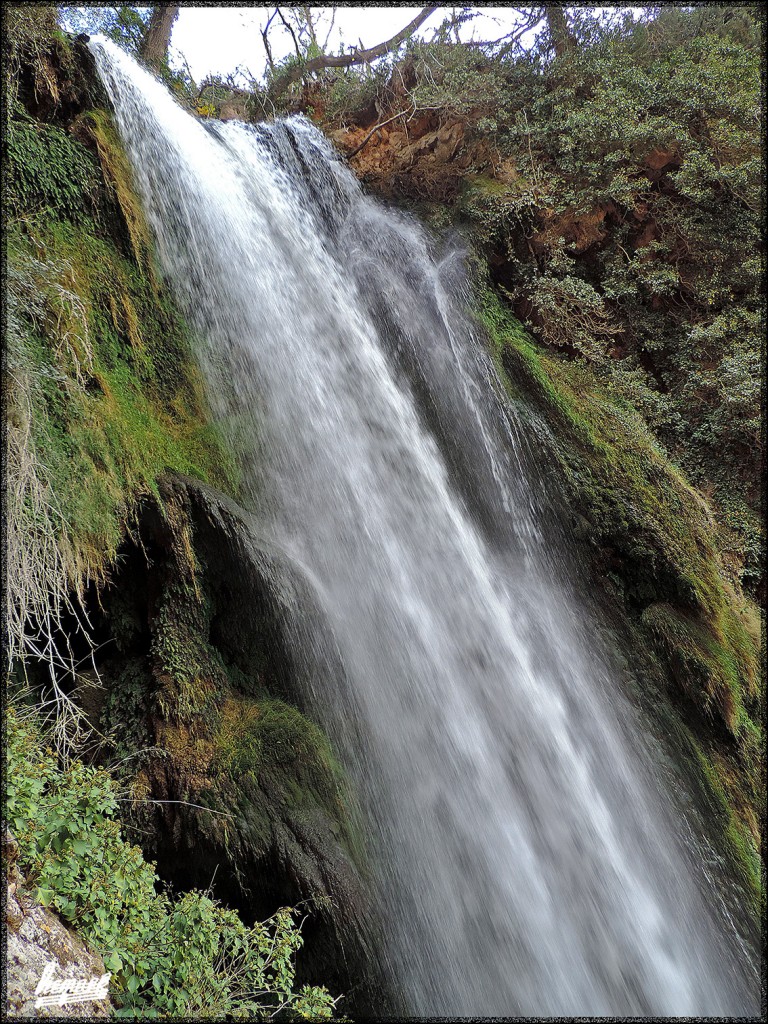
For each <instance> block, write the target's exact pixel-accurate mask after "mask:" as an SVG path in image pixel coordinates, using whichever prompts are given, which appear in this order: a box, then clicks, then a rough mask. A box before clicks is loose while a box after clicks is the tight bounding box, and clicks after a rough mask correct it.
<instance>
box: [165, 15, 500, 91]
mask: <svg viewBox="0 0 768 1024" xmlns="http://www.w3.org/2000/svg"><path fill="white" fill-rule="evenodd" d="M273 10H274V7H271V6H270V7H262V6H259V7H182V9H181V11H180V12H179V17H178V19H177V21H176V24H175V26H174V30H173V36H172V39H171V47H172V50H176V51H178V52H179V53H180V54H183V56H184V57H185V58H186V60H187V62H188V64H189V69H190V71H191V73H192V77H193V78H194V80H195V81H196V82H198V83H199V82H200V81H201V80H202V79H203V78H204V77H205V76H206V75H207V74H221V75H227V74H230V73H233V72H234V71H235V70H236V69H237V68H238V67H240V68H243V69H245V70H246V71H249V72H250V73H251V75H252V76H253V77H255V78H260V77H261V75H262V74H263V72H264V67H265V63H266V61H265V56H264V44H263V42H262V39H261V32H260V28H259V26H260V25H263V24H264V22H265V21H266V19H267V17H268V16H269V14H270V13H271V12H272V11H273ZM420 10H421V8H420V7H361V6H354V7H338V8H337V10H336V25H335V28H334V31H333V33H332V34H331V37H330V39H329V42H328V47H327V50H326V52H329V53H330V52H338V47H339V43H340V42H341V41H342V40H343V42H344V44H345V45H346V46H352V45H359V43H360V42H361V41H362V43H363V45H364V46H365V47H369V46H375V45H376V44H377V43H380V42H382V41H384V40H385V39H389V38H390V37H391V36H393V35H395V33H396V32H398V31H399V30H400V29H401V28H404V27H405V25H407V24H408V23H409V22H410V21H412V20H413V18H415V17H416V15H417V14H418V13H419V11H420ZM450 10H451V8H450V7H444V8H440V9H439V10H437V11H435V13H434V14H433V15H431V17H430V18H428V19H427V21H425V22H424V25H423V26H422V28H421V29H420V30H419V32H418V33H417V36H419V37H421V38H426V39H429V38H431V36H432V33H433V32H434V30H435V29H436V28H437V26H438V25H439V24H440V23H441V22H442V20H443V18H444V17H445V15H446V14H447V13H448V12H450ZM477 10H479V11H481V12H482V17H479V18H477V19H475V20H473V21H471V22H470V23H469V24H468V25H467V26H465V28H464V31H463V34H462V38H464V39H468V38H471V34H472V32H473V31H474V32H475V37H474V38H476V39H497V38H499V37H500V36H502V35H504V33H505V31H508V30H509V27H511V26H512V25H513V24H515V21H516V19H517V17H518V16H517V15H516V14H515V13H514V10H513V8H510V7H481V8H477ZM312 11H313V12H319V11H322V12H324V15H325V17H326V18H327V17H328V13H327V12H329V11H330V8H320V7H313V8H312ZM326 24H327V22H326ZM321 38H322V37H321ZM270 44H271V46H272V49H273V55H274V58H275V60H276V61H278V60H280V59H281V58H282V57H285V56H287V55H288V53H290V52H293V44H292V42H291V39H290V36H289V35H288V34H287V33H286V32H285V31H284V30H283V29H282V26H280V25H279V24H278V23H277V22H276V21H275V22H273V25H272V30H271V31H270Z"/></svg>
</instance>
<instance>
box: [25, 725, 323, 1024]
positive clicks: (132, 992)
mask: <svg viewBox="0 0 768 1024" xmlns="http://www.w3.org/2000/svg"><path fill="white" fill-rule="evenodd" d="M8 741H9V746H8V770H9V772H8V786H7V789H6V794H5V795H6V816H7V820H8V821H9V823H10V825H11V827H12V828H13V831H14V833H15V835H16V837H17V839H18V841H19V844H20V848H21V851H22V853H21V859H20V864H21V867H22V869H23V871H24V873H25V876H26V879H27V882H28V883H29V884H31V885H32V887H33V890H34V893H35V896H36V898H37V899H38V900H39V901H40V903H42V904H43V905H44V906H47V907H51V908H53V909H54V910H56V911H57V913H58V914H59V915H60V916H61V917H62V918H63V920H65V921H67V922H69V923H70V924H72V925H74V926H76V927H77V929H78V932H79V934H80V935H81V936H82V937H83V939H85V941H86V942H88V943H89V944H90V945H91V947H92V948H93V949H95V950H96V951H97V952H99V953H100V954H101V955H102V957H103V959H104V966H105V968H106V969H107V970H108V971H109V972H110V973H111V975H112V979H111V984H110V997H111V998H112V1000H113V1001H114V1002H115V1003H116V1005H117V1006H118V1011H117V1015H118V1016H121V1017H139V1018H142V1019H146V1018H154V1017H160V1018H163V1017H176V1018H178V1017H181V1018H185V1019H190V1018H191V1019H198V1018H215V1019H223V1018H225V1017H226V1018H227V1019H234V1018H246V1017H247V1018H250V1019H257V1020H266V1019H271V1018H272V1017H273V1016H274V1014H275V1013H276V1012H277V1011H278V1010H282V1011H283V1012H284V1013H285V1014H286V1016H287V1018H288V1019H309V1020H322V1019H327V1018H330V1017H331V1014H332V1008H333V1000H332V999H331V997H330V996H329V994H328V993H327V992H326V991H325V990H324V989H321V988H317V987H310V986H303V987H302V988H301V989H300V990H299V991H295V990H294V975H295V963H294V961H295V954H296V952H297V951H298V950H299V949H300V947H301V945H302V937H301V932H300V929H299V928H298V927H297V926H296V924H295V921H294V913H295V912H294V911H291V910H287V909H283V910H280V911H278V912H277V914H275V915H274V917H272V918H271V919H270V920H268V921H265V922H263V923H257V924H255V925H253V926H252V927H247V926H246V925H245V924H243V922H242V921H241V919H240V918H239V917H238V915H237V914H236V913H235V912H234V911H231V910H226V909H225V908H223V907H221V906H219V905H218V904H217V903H215V902H214V901H213V900H212V899H211V898H210V897H209V896H208V895H207V894H206V893H202V892H197V891H190V892H187V893H185V894H184V895H183V896H180V897H173V896H172V895H170V894H168V893H166V892H162V891H160V892H158V891H157V889H156V886H157V883H158V878H157V876H156V874H155V871H154V868H153V866H152V865H151V864H148V863H147V862H146V861H145V860H144V858H143V856H142V853H141V850H140V849H139V848H138V847H137V846H134V845H132V844H131V843H129V842H128V841H127V840H126V839H125V838H124V837H123V834H122V831H121V827H120V823H119V820H118V799H119V797H118V795H117V791H116V786H115V784H114V782H113V781H112V779H111V778H110V777H109V775H108V774H107V773H106V772H105V771H103V770H101V769H98V768H91V767H88V766H87V765H85V764H83V763H82V762H81V761H79V760H73V761H71V762H70V763H69V764H68V765H67V766H66V767H62V766H61V765H60V763H59V761H58V759H57V757H56V756H55V755H54V753H53V752H52V751H51V750H48V749H46V744H45V739H44V736H43V735H41V733H40V731H39V726H38V725H37V724H36V722H35V719H34V718H30V717H29V715H28V714H27V715H26V716H24V715H20V714H18V713H17V711H15V710H11V712H10V713H9V716H8Z"/></svg>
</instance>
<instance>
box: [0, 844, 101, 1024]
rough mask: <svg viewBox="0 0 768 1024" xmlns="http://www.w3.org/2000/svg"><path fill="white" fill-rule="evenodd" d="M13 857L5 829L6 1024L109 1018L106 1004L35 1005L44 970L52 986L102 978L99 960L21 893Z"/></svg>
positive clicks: (21, 882)
mask: <svg viewBox="0 0 768 1024" xmlns="http://www.w3.org/2000/svg"><path fill="white" fill-rule="evenodd" d="M18 854H19V847H18V843H17V842H16V839H15V838H14V836H13V834H12V833H11V832H10V831H9V830H8V828H6V829H5V833H4V837H3V860H4V866H5V869H6V879H7V899H6V904H5V923H6V928H7V939H8V945H7V949H6V966H7V975H6V983H7V987H6V1002H5V1014H6V1017H7V1018H9V1019H11V1020H15V1019H17V1018H30V1017H39V1018H55V1019H57V1020H62V1019H64V1020H93V1019H99V1018H102V1017H110V1016H111V1015H112V1009H113V1008H112V1004H111V1002H110V1001H109V1000H108V999H102V1000H99V1001H89V1002H80V1003H72V1002H63V1003H62V1002H58V1003H56V1004H54V1005H47V1006H46V1005H44V1006H37V1005H36V1003H37V1000H38V998H39V996H38V994H37V993H36V989H38V986H39V984H40V980H41V978H43V972H45V971H46V970H47V975H48V976H51V978H52V980H53V981H54V982H62V981H64V980H67V979H82V980H84V981H92V980H94V979H100V978H102V977H103V976H104V974H105V973H106V972H105V970H104V963H103V962H102V959H101V957H100V956H98V955H97V954H95V953H93V952H92V951H91V950H89V949H88V947H87V946H86V945H85V944H84V943H83V942H82V941H81V939H79V938H78V936H77V935H76V934H75V933H74V932H73V931H71V930H70V929H69V928H66V927H65V926H64V925H63V924H62V922H61V921H60V920H59V918H58V917H57V916H56V915H55V914H53V913H51V911H49V910H46V909H45V907H43V906H41V905H40V904H39V903H37V902H36V901H35V900H34V899H33V897H32V896H31V894H30V893H29V892H28V891H27V890H26V889H25V887H24V879H23V877H22V876H21V873H20V872H19V869H18V867H17V864H16V861H17V858H18ZM51 965H53V968H52V967H51Z"/></svg>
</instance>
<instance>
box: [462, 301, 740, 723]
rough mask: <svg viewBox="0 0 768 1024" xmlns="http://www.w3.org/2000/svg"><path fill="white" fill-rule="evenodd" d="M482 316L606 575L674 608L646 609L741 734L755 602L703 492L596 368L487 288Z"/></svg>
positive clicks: (638, 599)
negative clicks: (727, 565) (737, 578)
mask: <svg viewBox="0 0 768 1024" xmlns="http://www.w3.org/2000/svg"><path fill="white" fill-rule="evenodd" d="M480 319H481V321H482V322H483V324H484V326H485V327H486V330H487V332H488V336H489V338H490V341H491V345H492V352H493V355H494V358H495V361H496V365H497V368H498V369H499V371H500V375H501V378H502V380H503V381H504V382H505V384H506V386H507V388H508V390H509V391H510V393H511V394H512V395H513V396H514V397H516V398H517V399H518V400H523V401H525V402H528V403H531V404H532V405H533V406H534V408H535V409H536V411H537V412H538V414H539V415H540V416H541V417H542V418H543V419H544V421H545V422H546V424H547V426H548V427H549V429H550V431H551V433H552V435H553V436H554V439H555V443H554V444H553V446H552V447H553V455H554V457H555V458H556V459H558V460H559V462H560V466H561V470H562V474H561V475H562V479H563V481H564V483H565V486H566V488H567V490H568V492H569V498H570V500H571V502H572V504H573V506H574V507H575V508H576V509H577V510H578V512H579V513H580V514H581V515H582V516H583V517H584V518H585V519H586V520H587V522H588V523H589V533H590V535H591V537H592V538H593V539H594V540H595V541H596V543H597V545H598V546H599V548H600V550H601V552H602V554H603V561H604V567H605V571H606V575H608V576H610V577H611V578H612V579H613V581H614V582H615V583H616V584H617V586H619V587H620V589H621V590H622V592H623V594H624V596H625V599H626V601H627V603H628V605H629V606H630V607H631V608H633V609H636V610H639V611H642V610H643V609H645V608H648V606H650V605H656V606H664V607H665V608H666V607H669V608H670V609H671V613H669V614H666V615H661V614H660V613H658V612H657V613H656V614H654V613H653V612H649V613H648V615H647V617H646V621H647V624H648V625H649V626H652V627H653V634H654V636H655V637H656V638H658V639H659V641H660V644H661V647H662V650H663V653H665V654H673V653H674V652H675V651H677V650H679V648H676V646H675V645H676V642H677V641H676V638H675V634H679V633H680V632H681V631H683V628H684V632H685V645H684V646H685V649H686V651H687V656H688V657H687V661H686V662H685V663H684V664H683V663H682V661H681V662H680V665H679V667H680V669H681V671H680V672H679V673H678V674H677V678H678V679H679V680H680V681H681V682H682V683H683V684H684V689H685V690H686V692H687V694H688V695H689V696H691V697H692V698H693V699H694V700H697V701H699V702H700V703H701V705H702V707H703V709H704V710H705V712H707V713H712V714H715V715H718V716H719V717H720V718H721V719H722V721H723V722H724V724H725V725H726V726H727V728H728V729H729V730H731V731H732V732H733V733H734V734H737V733H738V730H739V728H740V724H741V722H742V721H743V720H744V716H745V712H744V709H745V706H746V705H747V704H749V703H750V702H751V701H752V699H753V698H754V697H755V696H756V694H757V686H758V679H759V662H758V643H757V636H756V631H755V630H754V627H752V628H751V629H750V625H749V624H750V622H751V620H752V619H753V617H754V609H753V607H752V606H751V605H750V603H749V602H747V601H745V600H744V599H743V598H742V597H741V596H740V595H738V594H737V593H736V591H735V589H734V587H733V586H732V584H731V582H730V581H729V580H728V578H727V576H726V573H725V572H724V570H723V566H722V564H721V562H720V559H719V553H718V551H717V550H716V548H715V547H714V537H715V530H714V525H713V520H712V517H711V514H710V512H709V510H708V509H707V507H706V505H705V503H704V501H703V499H702V498H701V496H700V495H699V494H698V493H697V492H696V491H694V489H693V488H692V487H691V486H690V485H689V484H688V483H687V482H686V481H685V479H684V478H683V476H682V474H681V473H680V471H679V470H678V469H676V467H675V466H674V465H673V464H672V463H671V462H670V461H669V460H668V459H667V457H666V456H665V454H664V453H663V451H662V450H661V449H660V448H659V446H658V444H657V443H656V442H655V440H654V438H653V437H652V435H651V434H650V433H649V431H648V429H647V427H646V426H645V423H644V421H643V420H642V418H641V417H640V416H639V415H638V414H637V413H636V412H635V411H634V410H633V409H632V408H631V407H630V406H629V405H628V404H627V403H626V402H623V401H621V400H617V399H613V398H612V397H611V398H609V397H608V396H607V395H606V393H605V390H604V388H602V387H601V383H600V380H599V379H598V378H597V376H596V375H595V373H594V372H593V371H592V370H591V369H589V368H588V367H587V366H586V365H583V364H577V363H573V362H566V361H564V360H559V359H557V358H555V357H553V356H550V355H547V354H545V353H544V352H543V351H541V350H540V349H539V348H537V347H536V346H535V345H534V344H533V343H532V342H531V340H530V338H529V337H528V336H527V335H526V334H525V332H524V330H523V328H522V327H521V325H520V324H519V323H518V322H517V321H516V320H515V319H514V318H513V317H512V316H510V315H509V314H508V313H507V312H506V311H505V310H504V308H503V306H502V305H501V303H500V301H499V299H498V298H497V297H496V296H495V295H494V294H493V293H491V292H489V291H487V292H486V293H485V295H484V297H483V302H482V307H481V311H480ZM673 624H674V628H673ZM678 660H680V659H678Z"/></svg>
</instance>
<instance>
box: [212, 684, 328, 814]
mask: <svg viewBox="0 0 768 1024" xmlns="http://www.w3.org/2000/svg"><path fill="white" fill-rule="evenodd" d="M215 737H216V738H215V745H216V759H215V764H216V766H217V768H218V770H219V771H222V772H226V773H227V774H231V775H234V776H235V777H242V776H244V775H250V776H251V778H252V779H255V780H261V781H262V783H264V784H267V785H272V786H274V785H277V786H278V787H279V789H280V791H281V799H282V800H283V801H284V802H286V803H290V804H294V805H296V806H301V805H304V804H306V803H307V802H317V803H320V804H322V805H324V806H325V807H326V809H327V810H328V811H329V812H330V813H331V814H332V816H333V817H338V816H339V814H340V812H342V808H341V806H340V804H339V793H340V790H341V779H342V773H341V769H340V767H339V765H338V762H337V761H336V759H335V757H334V755H333V753H332V751H331V748H330V744H329V743H328V740H327V738H326V737H325V735H324V734H323V732H322V731H321V730H320V729H319V728H318V727H317V726H316V725H315V724H314V723H313V722H311V721H310V720H309V719H308V718H307V717H306V716H305V715H303V714H302V713H301V712H300V711H299V710H298V708H296V707H293V706H292V705H290V704H286V703H285V702H284V701H282V700H275V699H274V698H271V697H264V698H263V699H260V700H253V699H248V698H238V699H236V700H234V699H230V700H227V701H226V702H225V703H224V705H223V707H222V708H221V711H220V713H219V720H218V724H217V726H216V727H215Z"/></svg>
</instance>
